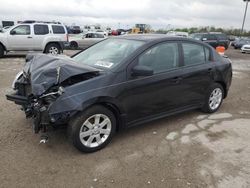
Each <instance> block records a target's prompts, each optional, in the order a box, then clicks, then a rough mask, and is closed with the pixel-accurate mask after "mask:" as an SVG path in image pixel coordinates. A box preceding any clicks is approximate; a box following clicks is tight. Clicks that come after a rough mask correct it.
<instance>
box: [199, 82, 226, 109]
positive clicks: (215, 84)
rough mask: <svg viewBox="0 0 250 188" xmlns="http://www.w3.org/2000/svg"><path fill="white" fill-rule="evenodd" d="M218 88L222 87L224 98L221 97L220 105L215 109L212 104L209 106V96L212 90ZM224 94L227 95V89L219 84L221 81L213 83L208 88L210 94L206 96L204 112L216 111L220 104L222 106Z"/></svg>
mask: <svg viewBox="0 0 250 188" xmlns="http://www.w3.org/2000/svg"><path fill="white" fill-rule="evenodd" d="M216 88H220V89H221V91H222V99H221V102H220V105H219V106H218V107H217V108H216V109H214V110H213V109H211V108H210V106H209V98H210V96H211V94H212V92H213V91H214V90H215V89H216ZM224 96H225V91H224V88H223V87H222V85H221V84H219V83H214V84H212V85H211V86H210V88H209V89H208V94H207V96H206V99H205V104H204V106H203V108H202V110H203V111H204V112H206V113H214V112H216V111H217V110H218V109H219V108H220V106H221V104H222V102H223V99H224Z"/></svg>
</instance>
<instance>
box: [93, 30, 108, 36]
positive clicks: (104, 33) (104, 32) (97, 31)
mask: <svg viewBox="0 0 250 188" xmlns="http://www.w3.org/2000/svg"><path fill="white" fill-rule="evenodd" d="M95 32H96V33H99V34H102V35H104V36H105V37H107V36H108V32H106V31H103V30H101V29H97V30H96V31H95Z"/></svg>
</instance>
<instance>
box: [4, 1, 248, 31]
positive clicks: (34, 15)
mask: <svg viewBox="0 0 250 188" xmlns="http://www.w3.org/2000/svg"><path fill="white" fill-rule="evenodd" d="M244 8H245V3H243V0H0V21H1V20H26V19H30V20H34V19H35V20H46V21H51V20H56V21H61V22H63V23H66V24H70V25H71V24H72V23H75V24H77V25H85V24H95V23H100V24H101V25H105V26H106V25H109V26H112V27H115V28H117V27H118V26H119V25H120V27H132V26H133V25H134V24H135V23H146V24H150V25H151V26H152V27H153V28H155V29H157V28H167V27H191V26H216V27H226V28H230V27H234V28H240V27H241V24H242V19H243V13H244ZM119 23H120V24H119ZM245 28H247V29H248V30H250V7H249V11H248V14H247V19H246V24H245Z"/></svg>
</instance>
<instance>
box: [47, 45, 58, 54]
mask: <svg viewBox="0 0 250 188" xmlns="http://www.w3.org/2000/svg"><path fill="white" fill-rule="evenodd" d="M49 53H50V54H52V55H57V54H59V49H58V48H57V47H55V46H51V47H50V48H49Z"/></svg>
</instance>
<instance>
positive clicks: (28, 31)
mask: <svg viewBox="0 0 250 188" xmlns="http://www.w3.org/2000/svg"><path fill="white" fill-rule="evenodd" d="M67 41H68V34H67V30H66V28H65V26H64V25H62V24H60V23H53V22H51V23H49V22H35V21H27V22H23V23H21V24H17V25H15V26H12V27H11V28H9V29H8V30H7V31H6V32H4V33H0V57H3V56H4V54H5V53H8V52H9V51H42V52H44V53H50V54H54V55H55V54H60V53H61V52H62V51H63V49H64V47H65V45H67V44H68V42H67Z"/></svg>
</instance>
